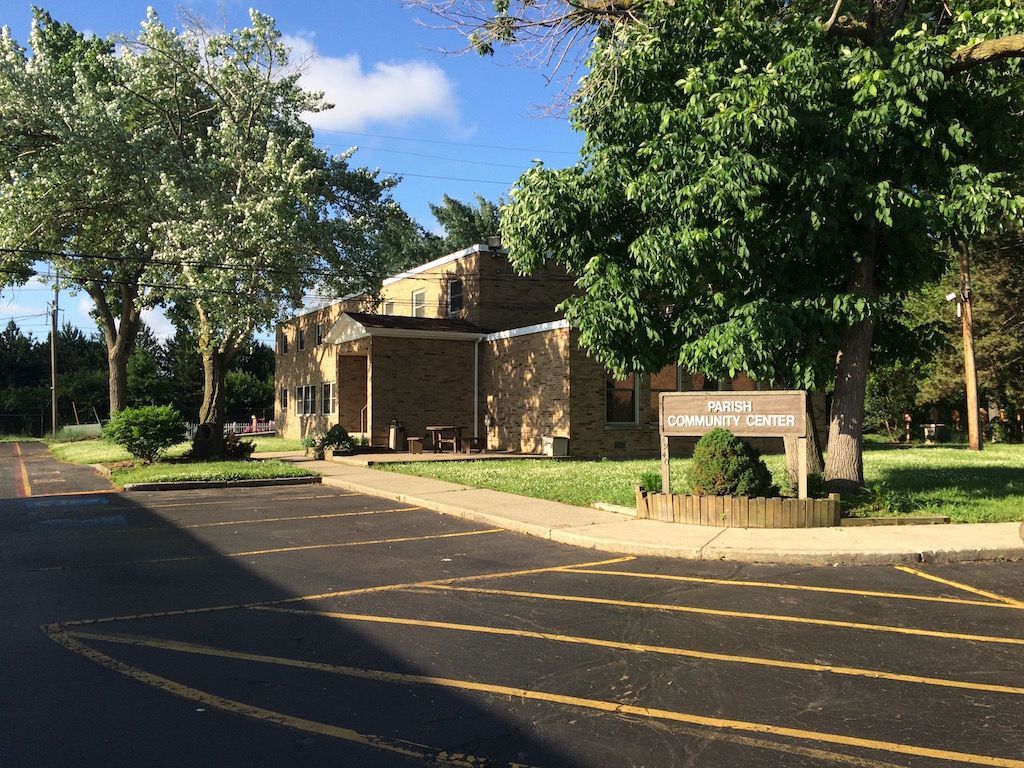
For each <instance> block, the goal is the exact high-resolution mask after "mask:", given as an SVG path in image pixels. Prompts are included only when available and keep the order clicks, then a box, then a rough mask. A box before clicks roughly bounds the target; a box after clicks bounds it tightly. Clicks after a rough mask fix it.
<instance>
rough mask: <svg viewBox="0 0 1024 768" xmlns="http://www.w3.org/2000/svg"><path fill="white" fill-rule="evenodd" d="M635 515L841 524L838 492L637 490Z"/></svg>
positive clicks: (730, 523) (731, 523)
mask: <svg viewBox="0 0 1024 768" xmlns="http://www.w3.org/2000/svg"><path fill="white" fill-rule="evenodd" d="M636 516H637V518H640V519H648V520H662V521H664V522H666V523H685V524H687V525H711V526H716V527H719V528H723V527H724V528H828V527H831V526H834V525H839V494H837V493H833V494H831V495H830V496H829V497H828V498H827V499H788V498H787V499H782V498H771V499H766V498H762V497H749V496H683V495H680V494H676V493H652V492H649V491H645V490H642V489H641V488H639V487H637V489H636Z"/></svg>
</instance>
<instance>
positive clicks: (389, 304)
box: [384, 301, 395, 315]
mask: <svg viewBox="0 0 1024 768" xmlns="http://www.w3.org/2000/svg"><path fill="white" fill-rule="evenodd" d="M384 314H385V315H393V314H395V302H393V301H385V302H384Z"/></svg>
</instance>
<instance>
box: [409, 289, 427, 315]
mask: <svg viewBox="0 0 1024 768" xmlns="http://www.w3.org/2000/svg"><path fill="white" fill-rule="evenodd" d="M412 316H413V317H426V316H427V292H426V291H425V290H422V289H421V290H419V291H413V292H412Z"/></svg>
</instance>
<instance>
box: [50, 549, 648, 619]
mask: <svg viewBox="0 0 1024 768" xmlns="http://www.w3.org/2000/svg"><path fill="white" fill-rule="evenodd" d="M635 559H636V558H634V557H615V558H612V559H609V560H594V561H591V562H589V563H577V565H579V566H580V567H581V568H583V567H587V566H591V565H614V564H615V563H623V562H627V561H629V560H635ZM564 567H565V566H562V565H549V566H545V567H542V568H524V569H521V570H518V571H498V572H496V573H495V572H492V573H478V574H474V575H472V576H453V577H450V578H447V579H434V580H432V581H408V582H404V583H402V584H383V585H380V586H376V587H357V588H355V589H346V590H339V591H335V592H323V593H320V594H315V595H298V596H297V597H286V598H284V599H282V600H262V601H255V602H250V603H227V604H225V605H211V606H206V607H203V608H180V609H175V610H169V611H150V612H148V613H130V614H123V615H121V616H101V617H98V618H92V619H75V620H73V621H63V622H61V623H60V626H62V627H82V626H89V625H93V624H109V623H111V622H114V621H135V620H138V619H163V618H167V617H169V616H190V615H192V614H195V613H214V612H217V611H231V610H238V609H241V608H255V607H256V606H260V605H284V604H286V603H299V602H303V601H306V600H323V599H326V598H330V597H340V596H343V595H361V594H365V593H367V592H389V591H392V590H401V589H410V588H412V587H422V586H426V585H428V584H458V583H462V582H466V581H482V580H485V579H501V578H507V577H510V576H526V575H529V574H532V573H545V572H547V571H556V570H558V569H559V568H564Z"/></svg>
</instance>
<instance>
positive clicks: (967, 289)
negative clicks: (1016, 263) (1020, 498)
mask: <svg viewBox="0 0 1024 768" xmlns="http://www.w3.org/2000/svg"><path fill="white" fill-rule="evenodd" d="M971 299H972V295H971V257H970V252H969V250H968V248H967V243H966V242H965V241H961V242H960V302H959V304H958V305H957V306H958V308H959V310H960V313H959V314H960V320H961V322H962V323H963V335H964V383H965V384H966V385H967V435H968V440H969V442H970V448H971V450H972V451H980V450H981V448H982V445H983V444H984V441H983V440H982V437H981V414H980V411H979V410H978V372H977V369H976V368H975V367H974V321H973V313H972V311H971Z"/></svg>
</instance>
